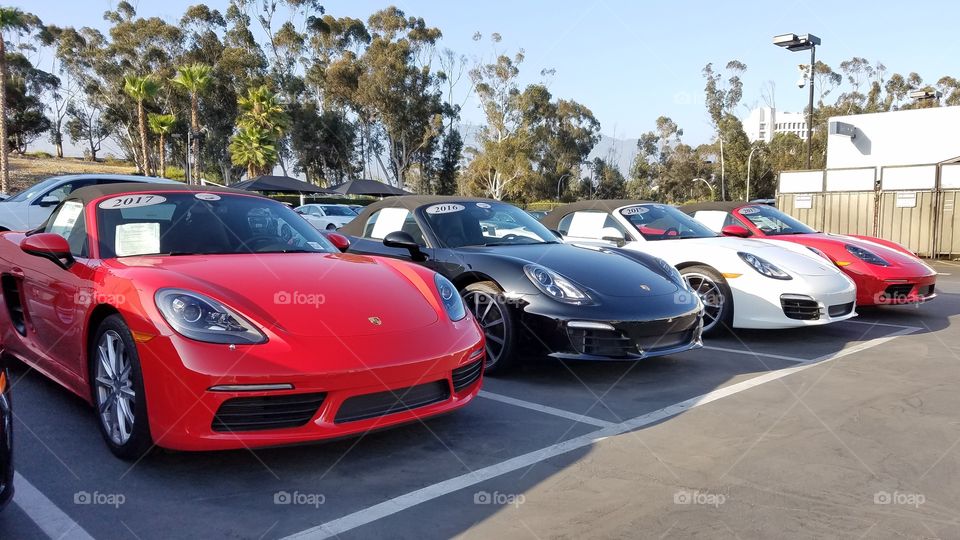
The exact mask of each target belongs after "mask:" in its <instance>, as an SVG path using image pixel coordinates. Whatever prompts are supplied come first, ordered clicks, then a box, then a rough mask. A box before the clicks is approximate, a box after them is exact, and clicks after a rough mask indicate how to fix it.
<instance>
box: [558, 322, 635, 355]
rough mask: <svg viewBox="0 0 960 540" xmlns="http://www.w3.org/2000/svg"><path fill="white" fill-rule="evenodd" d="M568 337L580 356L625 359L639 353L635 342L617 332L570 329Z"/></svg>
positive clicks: (568, 329)
mask: <svg viewBox="0 0 960 540" xmlns="http://www.w3.org/2000/svg"><path fill="white" fill-rule="evenodd" d="M567 335H568V336H569V337H570V343H571V344H572V345H573V348H574V350H575V351H577V352H578V353H580V354H589V355H592V356H608V357H612V358H623V357H628V356H630V355H632V354H637V353H638V352H639V351H638V350H637V346H636V345H635V344H634V342H633V341H632V340H631V339H630V338H628V337H627V336H625V335H623V333H622V332H619V331H617V330H599V329H594V328H569V327H568V328H567Z"/></svg>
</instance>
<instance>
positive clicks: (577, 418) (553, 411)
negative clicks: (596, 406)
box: [480, 390, 614, 427]
mask: <svg viewBox="0 0 960 540" xmlns="http://www.w3.org/2000/svg"><path fill="white" fill-rule="evenodd" d="M480 397H483V398H487V399H492V400H493V401H499V402H500V403H506V404H508V405H513V406H515V407H523V408H524V409H530V410H531V411H537V412H542V413H544V414H550V415H553V416H559V417H560V418H566V419H568V420H573V421H574V422H580V423H581V424H590V425H591V426H597V427H610V426H612V425H614V423H613V422H608V421H606V420H600V419H599V418H593V417H590V416H584V415H582V414H577V413H575V412H570V411H565V410H563V409H557V408H555V407H550V406H547V405H541V404H539V403H533V402H532V401H524V400H522V399H517V398H512V397H510V396H504V395H502V394H494V393H493V392H487V391H486V390H481V391H480Z"/></svg>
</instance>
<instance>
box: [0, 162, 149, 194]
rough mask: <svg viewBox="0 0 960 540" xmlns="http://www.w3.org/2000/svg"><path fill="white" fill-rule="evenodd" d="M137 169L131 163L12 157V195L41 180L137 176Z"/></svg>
mask: <svg viewBox="0 0 960 540" xmlns="http://www.w3.org/2000/svg"><path fill="white" fill-rule="evenodd" d="M136 172H137V168H136V167H134V166H133V165H131V164H129V163H123V162H116V161H111V162H110V163H103V162H95V161H84V160H82V159H78V158H63V159H57V158H50V157H45V156H37V157H30V156H28V157H23V156H17V155H15V154H12V155H11V156H10V193H11V194H13V193H17V192H18V191H21V190H23V189H25V188H28V187H30V186H32V185H34V184H36V183H37V182H39V181H41V180H45V179H47V178H49V177H51V176H58V175H61V174H91V173H101V174H135V173H136Z"/></svg>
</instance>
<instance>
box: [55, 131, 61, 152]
mask: <svg viewBox="0 0 960 540" xmlns="http://www.w3.org/2000/svg"><path fill="white" fill-rule="evenodd" d="M55 137H56V138H57V139H56V147H57V159H63V133H62V132H60V131H59V130H58V131H57V132H56V134H55Z"/></svg>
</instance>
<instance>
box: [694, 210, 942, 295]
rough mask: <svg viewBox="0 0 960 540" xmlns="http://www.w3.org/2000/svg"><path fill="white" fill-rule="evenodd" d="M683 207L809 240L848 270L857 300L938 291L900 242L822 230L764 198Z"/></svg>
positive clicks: (781, 237) (775, 236)
mask: <svg viewBox="0 0 960 540" xmlns="http://www.w3.org/2000/svg"><path fill="white" fill-rule="evenodd" d="M680 209H681V210H683V211H684V212H686V213H687V214H690V215H691V216H693V217H695V218H696V219H697V220H699V221H701V222H702V223H704V224H706V225H707V226H708V227H710V228H711V229H713V230H715V231H717V232H722V233H723V234H725V235H728V236H740V237H744V238H746V237H752V238H760V239H763V240H772V241H778V242H779V241H782V242H783V243H784V244H786V243H789V244H793V245H800V246H806V247H807V248H809V249H810V250H811V251H813V252H815V253H817V254H819V255H821V256H823V257H825V258H827V259H829V260H830V261H832V262H833V263H834V264H836V265H837V266H838V267H839V268H840V269H841V270H843V271H844V272H845V273H846V274H847V275H848V276H850V278H851V279H852V280H853V281H854V283H856V285H857V305H858V306H875V305H896V304H914V303H919V302H924V301H926V300H931V299H933V298H934V297H935V296H936V293H935V292H934V289H935V287H936V282H937V272H936V271H935V270H933V269H932V268H930V267H929V266H927V265H926V264H924V262H923V261H921V260H920V259H918V258H917V257H916V256H915V255H914V254H913V253H911V252H910V251H908V250H907V249H906V248H904V247H903V246H901V245H899V244H897V243H896V242H890V241H889V240H883V239H880V238H873V237H870V236H858V235H841V234H831V233H822V232H818V231H816V230H814V229H812V228H811V227H809V226H807V225H806V224H804V223H803V222H801V221H799V220H797V219H796V218H793V217H791V216H789V215H787V214H785V213H783V212H781V211H780V210H777V209H776V208H774V207H773V206H769V205H766V204H756V203H744V202H708V203H701V204H691V205H687V206H684V207H681V208H680Z"/></svg>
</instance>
